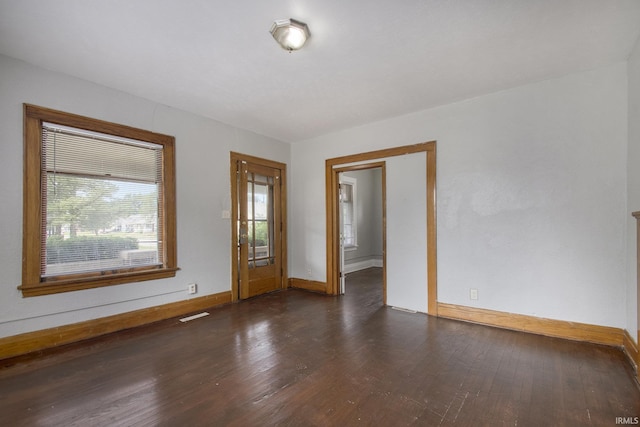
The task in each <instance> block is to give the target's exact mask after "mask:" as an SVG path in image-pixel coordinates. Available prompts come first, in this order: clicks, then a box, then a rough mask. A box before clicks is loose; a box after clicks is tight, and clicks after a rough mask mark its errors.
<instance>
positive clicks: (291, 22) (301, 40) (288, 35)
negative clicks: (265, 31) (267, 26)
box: [270, 19, 311, 52]
mask: <svg viewBox="0 0 640 427" xmlns="http://www.w3.org/2000/svg"><path fill="white" fill-rule="evenodd" d="M270 32H271V35H272V36H273V38H274V39H276V41H277V42H278V43H279V44H280V46H282V48H283V49H285V50H288V51H289V52H291V51H294V50H298V49H300V48H301V47H302V46H304V44H305V42H306V41H307V39H308V38H309V37H310V36H311V33H309V27H307V24H305V23H304V22H300V21H296V20H295V19H281V20H279V21H275V22H274V23H273V25H272V26H271V31H270Z"/></svg>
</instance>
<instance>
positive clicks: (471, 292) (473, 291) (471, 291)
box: [469, 288, 478, 300]
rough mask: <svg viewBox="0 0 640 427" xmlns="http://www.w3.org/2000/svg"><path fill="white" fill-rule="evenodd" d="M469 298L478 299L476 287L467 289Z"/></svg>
mask: <svg viewBox="0 0 640 427" xmlns="http://www.w3.org/2000/svg"><path fill="white" fill-rule="evenodd" d="M469 299H472V300H477V299H478V290H477V289H473V288H472V289H469Z"/></svg>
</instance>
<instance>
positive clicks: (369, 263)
mask: <svg viewBox="0 0 640 427" xmlns="http://www.w3.org/2000/svg"><path fill="white" fill-rule="evenodd" d="M371 267H379V268H382V260H381V259H378V258H369V259H365V260H363V261H357V262H352V263H349V264H345V265H344V274H349V273H353V272H355V271H360V270H365V269H367V268H371Z"/></svg>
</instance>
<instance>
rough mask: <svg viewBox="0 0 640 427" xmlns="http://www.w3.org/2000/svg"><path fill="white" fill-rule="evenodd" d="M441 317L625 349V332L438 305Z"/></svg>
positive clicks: (491, 311) (584, 324) (442, 304)
mask: <svg viewBox="0 0 640 427" xmlns="http://www.w3.org/2000/svg"><path fill="white" fill-rule="evenodd" d="M438 316H439V317H446V318H449V319H455V320H465V321H468V322H474V323H481V324H483V325H490V326H497V327H500V328H505V329H512V330H515V331H523V332H530V333H534V334H538V335H546V336H550V337H558V338H565V339H570V340H575V341H587V342H592V343H596V344H605V345H611V346H616V347H622V346H623V336H624V333H623V329H620V328H613V327H609V326H598V325H589V324H586V323H576V322H568V321H564V320H552V319H543V318H539V317H533V316H526V315H522V314H513V313H505V312H502V311H493V310H486V309H483V308H475V307H466V306H460V305H454V304H446V303H438Z"/></svg>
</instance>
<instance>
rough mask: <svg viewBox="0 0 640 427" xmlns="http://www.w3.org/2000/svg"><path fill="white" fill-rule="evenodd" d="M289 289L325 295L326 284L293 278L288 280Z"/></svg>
mask: <svg viewBox="0 0 640 427" xmlns="http://www.w3.org/2000/svg"><path fill="white" fill-rule="evenodd" d="M289 287H290V288H297V289H304V290H306V291H311V292H321V293H323V294H326V293H327V284H326V283H324V282H316V281H315V280H305V279H296V278H295V277H290V278H289Z"/></svg>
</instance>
